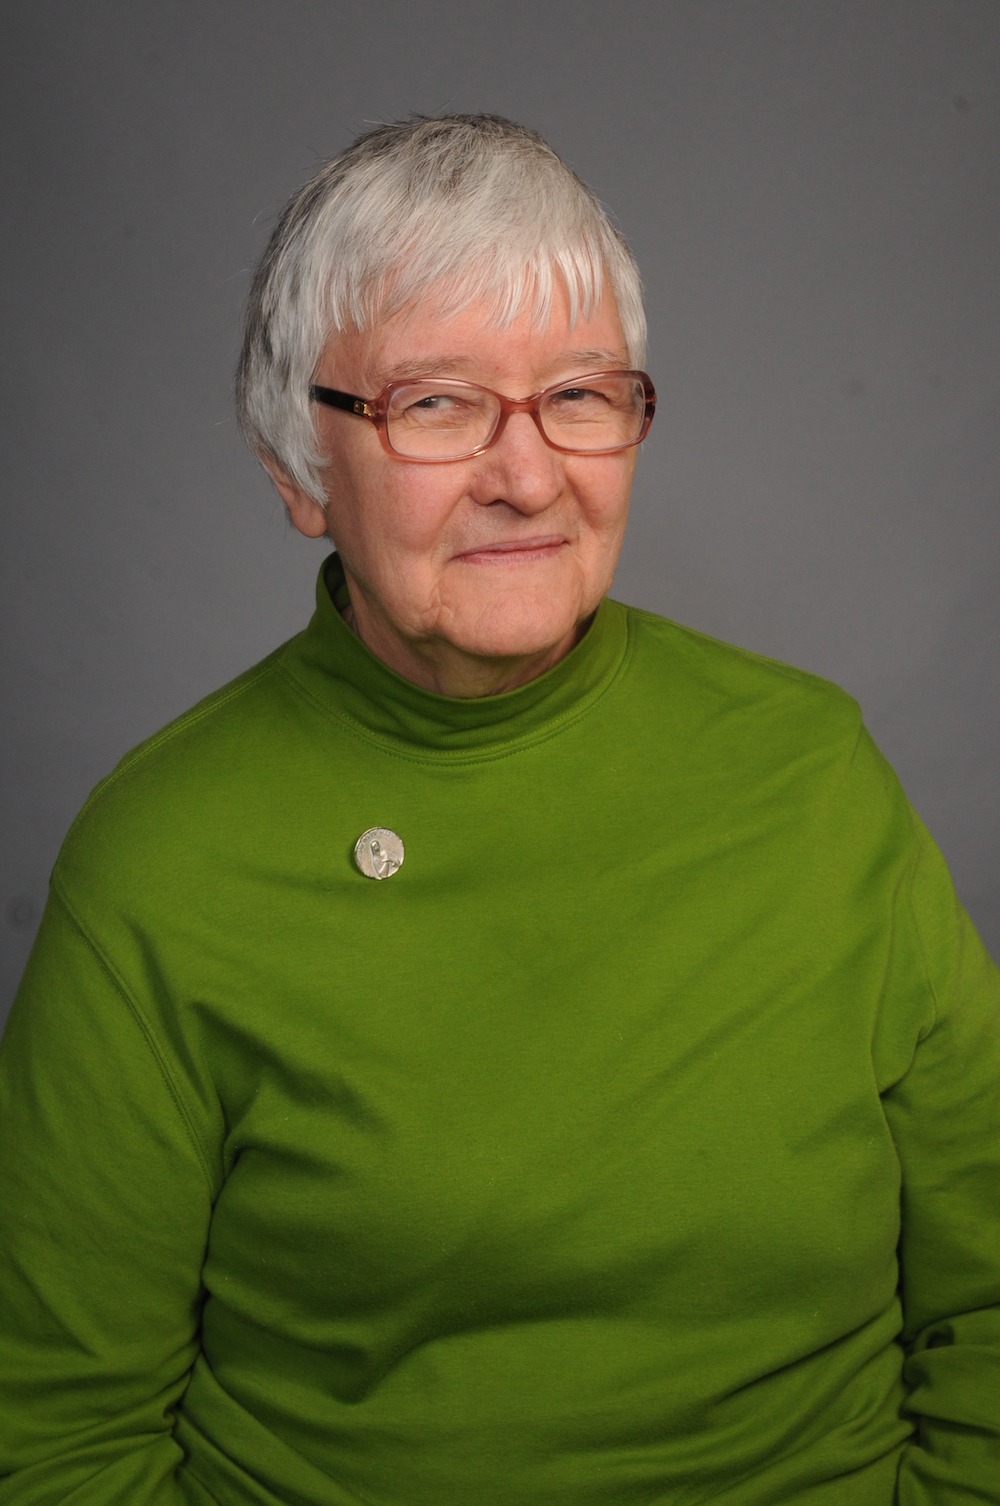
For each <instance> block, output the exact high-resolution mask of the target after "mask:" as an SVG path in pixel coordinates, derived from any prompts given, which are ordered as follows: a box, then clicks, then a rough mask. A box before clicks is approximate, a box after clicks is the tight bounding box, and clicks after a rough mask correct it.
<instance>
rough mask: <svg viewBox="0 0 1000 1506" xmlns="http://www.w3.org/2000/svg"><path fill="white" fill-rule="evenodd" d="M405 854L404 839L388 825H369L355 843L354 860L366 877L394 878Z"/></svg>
mask: <svg viewBox="0 0 1000 1506" xmlns="http://www.w3.org/2000/svg"><path fill="white" fill-rule="evenodd" d="M405 856H406V854H405V851H404V848H403V839H402V838H401V837H400V836H399V835H398V834H397V833H396V832H394V831H390V829H389V827H388V826H369V828H368V830H367V831H363V832H362V833H361V835H360V837H359V838H358V840H357V841H356V842H355V844H354V861H355V863H357V865H358V869H359V870H360V872H361V873H363V874H364V876H365V878H371V879H386V878H392V875H393V874H394V873H398V872H399V870H400V868H402V866H403V858H404V857H405Z"/></svg>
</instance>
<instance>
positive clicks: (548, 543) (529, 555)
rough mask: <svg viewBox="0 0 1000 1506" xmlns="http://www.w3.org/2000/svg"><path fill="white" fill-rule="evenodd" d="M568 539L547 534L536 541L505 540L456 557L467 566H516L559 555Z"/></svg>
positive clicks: (479, 546) (469, 550)
mask: <svg viewBox="0 0 1000 1506" xmlns="http://www.w3.org/2000/svg"><path fill="white" fill-rule="evenodd" d="M565 543H566V539H565V538H564V537H563V535H562V534H555V533H551V534H545V535H543V536H542V537H540V538H535V539H503V540H501V541H499V542H497V543H494V544H479V545H477V546H476V548H475V549H466V550H465V551H464V552H463V553H462V554H457V555H456V556H455V558H456V560H460V561H462V562H463V563H466V564H483V565H502V564H516V563H517V562H518V561H519V560H526V559H536V558H537V559H541V558H544V557H545V555H547V554H548V555H551V554H555V553H557V551H558V550H560V549H561V548H562V547H563V545H564V544H565Z"/></svg>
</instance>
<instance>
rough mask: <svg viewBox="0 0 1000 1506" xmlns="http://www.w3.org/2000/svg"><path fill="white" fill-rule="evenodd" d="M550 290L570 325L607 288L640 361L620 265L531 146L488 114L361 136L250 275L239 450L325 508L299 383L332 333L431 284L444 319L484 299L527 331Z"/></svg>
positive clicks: (639, 324) (600, 221) (620, 256)
mask: <svg viewBox="0 0 1000 1506" xmlns="http://www.w3.org/2000/svg"><path fill="white" fill-rule="evenodd" d="M556 279H559V280H561V282H562V284H563V285H564V286H565V288H566V291H567V294H568V298H569V309H570V318H571V320H572V321H576V320H577V319H579V318H584V319H586V318H588V317H589V316H590V314H591V313H592V311H593V310H594V309H595V308H596V306H597V304H598V303H599V302H600V299H601V296H602V293H603V291H604V284H605V281H607V283H608V284H609V286H610V290H611V293H612V295H613V297H614V300H615V304H616V307H617V310H618V317H619V319H620V321H621V325H622V331H623V333H624V336H625V342H626V349H627V352H628V359H629V360H630V361H631V362H632V364H633V365H634V366H641V365H642V364H643V361H644V359H645V347H646V318H645V313H644V310H643V303H642V282H641V279H640V277H639V271H638V268H637V266H636V263H635V258H634V257H633V255H632V252H631V250H630V249H629V247H628V244H627V243H626V241H625V239H624V237H623V236H622V234H621V232H620V231H619V230H618V229H617V227H616V226H615V225H614V224H613V223H612V221H611V218H610V216H609V214H608V212H607V211H606V210H605V208H604V207H603V205H602V204H601V203H600V201H599V200H598V198H597V197H596V195H595V194H594V193H593V192H592V191H591V189H589V188H588V187H587V185H586V184H585V183H583V182H581V180H580V179H579V178H578V177H577V176H576V174H575V173H574V172H573V171H572V170H571V169H570V168H569V167H567V166H566V164H565V163H564V162H563V161H562V159H561V158H560V157H559V156H558V155H557V154H556V153H555V152H554V151H553V150H552V148H551V147H550V146H548V145H547V144H546V143H545V142H544V141H543V140H542V139H541V137H540V136H538V135H536V133H535V132H534V131H531V130H528V129H527V128H526V127H524V126H520V125H516V124H515V123H514V122H513V121H509V120H505V119H503V118H502V117H501V116H498V115H444V116H440V117H438V118H427V117H423V116H419V117H415V118H414V119H412V120H408V121H397V122H395V123H393V124H389V125H381V126H378V127H376V129H375V130H373V131H370V132H368V133H367V134H365V135H364V136H360V137H359V138H358V139H357V141H355V142H354V143H353V145H352V146H350V147H348V149H347V150H346V151H345V152H343V153H341V155H340V156H338V157H335V158H334V159H333V160H332V161H331V162H328V163H327V164H326V166H325V167H323V168H322V169H321V170H320V171H319V172H318V173H317V174H316V175H315V177H313V178H311V179H310V181H309V182H308V183H306V184H305V185H304V186H303V187H302V188H301V189H299V191H298V193H296V194H295V195H294V197H293V198H292V199H291V200H290V201H289V203H288V204H287V205H286V207H285V209H284V211H283V213H282V214H281V217H280V219H279V220H278V223H277V225H276V227H275V230H274V233H273V235H272V236H271V240H270V242H269V244H268V247H267V249H266V251H265V252H264V255H263V257H262V258H261V261H260V264H259V265H258V267H257V270H256V272H255V274H254V278H253V282H252V284H251V288H250V294H249V298H248V300H247V312H246V325H245V332H244V339H243V349H242V353H241V356H240V362H239V367H238V369H237V374H236V406H237V416H238V419H239V423H240V428H241V429H242V431H243V434H244V436H245V438H246V440H247V443H248V444H249V445H250V448H251V449H252V450H253V451H254V453H255V454H256V455H258V457H261V458H267V459H270V460H271V461H273V462H274V463H275V465H276V466H277V467H278V468H279V469H280V470H281V471H282V472H284V474H285V475H286V476H287V477H288V478H289V479H290V480H292V481H294V482H295V483H296V484H297V485H298V486H299V487H301V488H302V489H303V490H304V491H305V492H306V493H307V494H308V495H309V496H311V497H313V498H315V500H316V501H317V502H319V503H320V504H321V505H322V504H324V503H325V497H324V493H323V486H322V480H321V468H322V466H323V463H324V457H323V455H322V454H321V453H320V451H319V447H318V444H317V439H316V431H315V427H314V414H313V411H312V404H311V402H310V399H309V385H310V383H311V382H312V381H313V379H314V373H315V369H316V365H317V363H318V361H319V359H320V356H321V354H322V351H323V349H324V347H325V345H326V343H327V341H328V340H329V339H330V337H331V335H333V334H337V333H345V332H347V331H349V330H361V331H363V330H369V329H373V328H375V326H376V325H377V324H378V323H379V322H380V321H381V320H383V319H386V318H389V317H391V316H392V315H393V314H394V313H398V312H399V311H400V310H401V309H404V308H406V307H407V306H409V305H412V304H413V303H415V302H417V301H418V300H419V299H420V298H421V297H422V296H424V295H426V294H428V293H430V291H431V290H432V289H433V291H434V297H435V303H436V305H437V306H438V307H440V308H441V311H442V313H443V314H445V315H447V314H451V313H458V312H460V311H461V310H462V309H464V308H467V307H469V306H470V305H471V304H473V303H477V302H483V303H484V304H485V305H486V307H487V309H488V310H490V311H491V313H492V315H493V317H494V318H495V320H496V325H497V327H499V328H503V327H504V326H506V325H508V324H510V323H511V322H512V321H513V320H514V319H515V318H517V316H518V315H519V314H520V313H522V312H523V311H524V310H525V309H528V310H530V312H531V316H532V318H533V319H535V320H536V321H537V322H538V323H539V325H542V324H544V323H545V322H546V321H547V319H548V316H549V311H550V308H551V302H552V293H553V287H554V286H555V283H556ZM373 395H374V394H371V393H365V394H364V396H366V397H370V396H373Z"/></svg>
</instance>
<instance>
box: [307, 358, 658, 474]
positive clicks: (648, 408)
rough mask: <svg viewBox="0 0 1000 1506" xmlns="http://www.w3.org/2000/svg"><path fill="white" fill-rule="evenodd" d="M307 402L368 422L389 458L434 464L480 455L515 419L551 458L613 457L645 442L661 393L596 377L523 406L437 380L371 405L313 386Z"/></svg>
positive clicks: (391, 392) (639, 378)
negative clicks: (530, 429)
mask: <svg viewBox="0 0 1000 1506" xmlns="http://www.w3.org/2000/svg"><path fill="white" fill-rule="evenodd" d="M309 396H310V397H311V398H312V400H313V402H316V403H325V404H326V406H327V407H328V408H340V409H342V410H343V411H344V412H345V413H353V414H355V415H356V416H357V417H358V418H367V419H369V420H370V422H371V423H373V424H374V425H375V427H376V429H377V430H378V434H379V439H380V440H381V441H382V446H383V448H384V449H385V450H387V451H388V452H389V454H390V455H398V456H399V457H400V458H401V459H403V460H417V461H429V462H434V461H446V460H467V459H468V458H469V457H470V456H471V455H481V454H482V453H483V451H484V450H488V449H489V447H490V445H491V444H495V443H496V441H497V440H498V439H499V437H500V435H501V434H502V433H503V429H504V425H505V424H506V422H507V420H508V418H509V417H510V415H511V414H512V413H530V414H531V417H532V418H533V419H534V421H535V423H536V424H537V426H538V432H539V433H540V434H541V436H542V438H543V439H544V441H545V443H546V444H547V445H549V447H550V448H551V449H553V450H561V451H562V452H563V453H564V454H567V455H613V454H614V453H615V452H616V451H617V450H627V449H630V448H631V446H632V445H636V444H640V443H641V442H642V440H644V439H645V437H646V435H647V433H648V432H649V426H650V424H651V423H652V422H653V414H654V412H655V410H656V391H655V389H654V387H653V383H652V382H651V381H650V379H649V377H648V376H647V375H646V373H645V372H644V371H598V372H594V373H592V374H588V375H587V376H580V377H573V378H572V379H571V380H570V381H568V382H557V383H556V385H555V386H554V387H546V388H545V390H544V392H537V393H536V394H535V396H534V397H524V398H514V397H504V396H503V394H502V393H500V392H492V391H491V390H490V388H489V387H478V386H476V384H475V383H474V382H453V381H450V380H448V379H446V378H442V379H440V380H439V379H438V378H437V377H421V378H419V379H418V380H417V381H400V382H389V383H388V384H387V385H386V386H385V387H383V389H382V391H381V392H380V393H379V395H378V397H373V398H366V397H356V396H354V395H353V394H352V393H350V392H338V391H337V390H336V388H334V387H315V386H313V387H310V388H309Z"/></svg>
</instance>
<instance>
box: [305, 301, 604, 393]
mask: <svg viewBox="0 0 1000 1506" xmlns="http://www.w3.org/2000/svg"><path fill="white" fill-rule="evenodd" d="M628 364H629V362H628V354H627V350H626V346H625V337H624V335H623V333H622V327H621V321H620V319H619V317H618V310H617V308H616V306H615V302H614V299H613V297H612V296H611V295H610V293H609V292H605V294H604V296H603V297H602V299H601V301H600V303H599V304H598V305H597V307H596V308H594V309H593V310H591V311H590V313H589V314H587V315H586V316H584V315H580V316H579V317H577V318H576V319H573V318H572V317H571V313H570V306H569V299H568V296H567V294H566V292H565V290H564V289H563V288H557V289H556V290H554V294H553V298H552V305H551V308H550V309H549V311H548V316H547V318H544V319H539V318H538V317H537V316H536V314H535V313H534V311H533V310H532V309H530V308H528V309H524V310H522V311H521V312H520V313H518V314H517V315H516V317H515V318H514V319H512V320H510V321H509V322H506V323H499V322H498V319H497V315H496V312H495V309H494V308H493V307H492V306H490V305H487V304H485V303H484V302H482V301H476V302H472V303H470V304H469V305H468V306H467V307H465V308H462V309H460V310H458V311H457V312H451V311H443V310H442V308H441V306H440V303H439V302H436V301H435V300H434V299H433V298H425V299H423V300H421V302H420V303H418V304H416V305H413V306H411V307H409V308H406V309H403V310H401V311H400V312H399V313H398V314H394V315H393V316H392V317H391V318H389V319H386V320H384V321H382V322H381V323H379V324H378V325H376V326H375V327H374V328H372V329H368V330H354V331H349V332H346V333H343V334H334V335H333V336H331V338H330V339H329V341H328V342H327V345H326V347H325V349H324V351H323V355H322V357H321V359H320V363H319V365H318V367H317V374H318V378H319V379H321V380H323V381H325V382H327V383H328V384H329V385H332V386H337V385H340V386H344V387H347V388H348V390H358V391H359V392H360V391H361V390H362V386H363V388H364V392H363V395H365V396H373V395H374V393H375V392H376V391H378V390H381V388H382V387H384V386H385V384H386V383H387V382H390V381H398V380H400V379H405V378H407V377H416V376H453V377H458V378H461V379H462V380H464V381H473V382H482V383H484V384H485V385H497V386H499V387H501V388H502V387H503V386H504V385H505V384H509V383H511V382H514V383H515V385H517V386H518V387H519V388H520V387H521V386H523V384H524V383H525V382H527V383H528V384H529V385H528V388H526V389H525V390H529V389H530V390H535V389H536V388H540V387H543V386H546V385H547V384H548V382H549V381H553V382H554V381H558V380H560V379H561V378H562V377H565V376H572V375H578V374H582V373H583V372H585V371H598V370H601V369H604V368H607V367H612V368H613V367H620V366H627V365H628ZM351 382H353V383H354V384H355V387H354V388H351V387H350V385H349V384H350V383H351ZM358 384H362V385H361V386H359V385H358Z"/></svg>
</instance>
